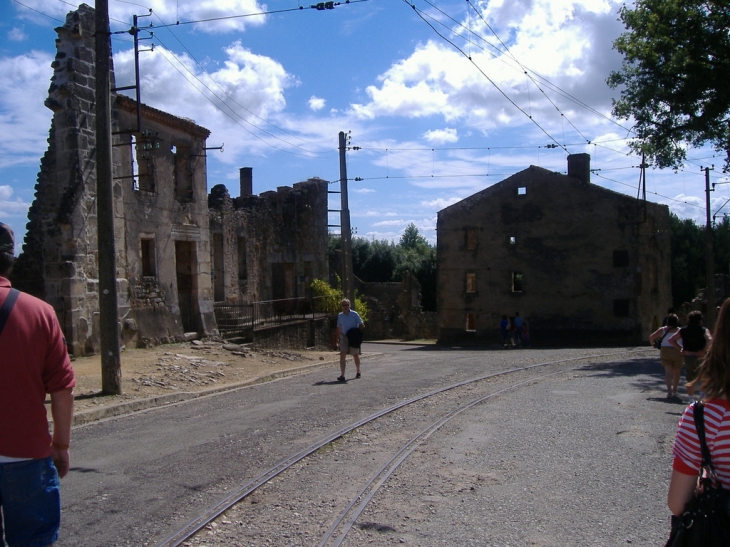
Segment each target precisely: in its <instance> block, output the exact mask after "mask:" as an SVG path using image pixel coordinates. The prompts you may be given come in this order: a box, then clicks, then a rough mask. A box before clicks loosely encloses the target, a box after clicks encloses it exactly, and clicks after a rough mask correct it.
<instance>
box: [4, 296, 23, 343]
mask: <svg viewBox="0 0 730 547" xmlns="http://www.w3.org/2000/svg"><path fill="white" fill-rule="evenodd" d="M19 294H20V291H18V290H17V289H10V291H8V295H7V296H6V297H5V302H3V305H2V307H0V333H1V332H2V331H3V327H4V326H5V321H7V320H8V315H10V310H12V309H13V306H14V305H15V301H16V300H17V299H18V295H19Z"/></svg>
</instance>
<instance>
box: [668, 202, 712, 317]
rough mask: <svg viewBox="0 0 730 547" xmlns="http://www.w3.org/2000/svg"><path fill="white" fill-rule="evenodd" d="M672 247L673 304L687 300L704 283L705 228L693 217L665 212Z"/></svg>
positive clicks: (689, 299) (692, 296)
mask: <svg viewBox="0 0 730 547" xmlns="http://www.w3.org/2000/svg"><path fill="white" fill-rule="evenodd" d="M669 231H670V241H671V246H672V261H671V268H672V300H673V302H674V305H675V306H680V305H681V304H682V303H683V302H691V301H692V299H693V298H694V297H695V296H697V293H698V292H699V289H700V288H702V287H704V286H705V233H704V232H705V231H704V227H702V226H697V224H695V222H694V220H691V219H684V220H682V219H680V218H679V217H677V215H675V214H674V213H670V214H669Z"/></svg>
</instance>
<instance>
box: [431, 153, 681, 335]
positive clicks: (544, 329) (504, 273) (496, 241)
mask: <svg viewBox="0 0 730 547" xmlns="http://www.w3.org/2000/svg"><path fill="white" fill-rule="evenodd" d="M668 223H669V215H668V209H667V207H666V206H660V205H656V204H651V203H647V204H646V207H645V208H643V207H642V206H641V203H640V202H639V201H637V200H635V199H632V198H630V197H628V196H624V195H622V194H618V193H616V192H611V191H609V190H605V189H603V188H600V187H597V186H595V185H592V184H590V183H589V182H587V181H581V180H579V179H576V178H573V177H568V176H565V175H561V174H558V173H554V172H550V171H547V170H545V169H542V168H539V167H530V168H529V169H526V170H524V171H522V172H520V173H518V174H516V175H514V176H512V177H510V178H508V179H506V180H505V181H502V182H501V183H498V184H496V185H494V186H492V187H490V188H488V189H486V190H483V191H482V192H479V193H477V194H475V195H473V196H471V197H469V198H467V199H465V200H463V201H461V202H459V203H457V204H454V205H452V206H450V207H448V208H447V209H444V210H442V211H440V212H439V217H438V226H437V231H438V232H437V233H438V244H437V245H438V247H437V250H438V252H437V257H438V294H439V302H438V309H439V317H440V331H441V338H442V339H444V340H446V339H449V338H451V337H460V336H463V335H465V334H467V332H466V331H467V330H470V331H471V332H470V334H471V335H472V336H474V337H476V338H479V337H487V338H489V337H491V338H496V337H497V325H498V323H499V320H500V318H501V316H502V315H503V314H505V315H508V316H513V315H514V314H515V312H520V315H521V316H523V317H524V318H526V320H527V321H528V323H529V325H530V328H531V331H532V333H533V337H534V336H535V335H537V336H538V337H539V336H540V334H541V333H542V336H543V338H545V339H550V338H552V339H554V340H556V341H557V339H565V338H573V339H574V340H575V339H578V340H580V339H583V340H584V341H587V340H588V338H589V337H594V336H595V337H603V338H604V339H614V340H616V341H622V342H629V343H636V342H640V341H641V340H642V339H647V338H648V335H649V333H650V332H651V330H650V329H651V328H652V326H653V321H654V316H655V315H656V314H657V313H662V312H663V311H664V310H666V307H667V306H668V305H669V304H670V303H671V283H670V268H669V252H670V249H669V233H668V227H669V225H668ZM515 273H519V274H520V277H519V282H520V283H519V286H515V285H514V274H515ZM470 276H471V277H470ZM467 315H469V316H470V317H468V318H467ZM467 319H469V320H471V321H473V323H472V324H470V325H468V326H469V327H471V329H467ZM546 341H548V340H546Z"/></svg>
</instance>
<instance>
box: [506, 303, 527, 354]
mask: <svg viewBox="0 0 730 547" xmlns="http://www.w3.org/2000/svg"><path fill="white" fill-rule="evenodd" d="M499 330H500V332H501V334H502V347H503V348H505V349H507V348H516V347H523V348H526V347H527V346H529V345H530V330H529V328H528V326H527V321H525V320H524V319H523V318H522V317H520V312H515V315H514V316H513V317H507V316H506V315H503V316H502V320H501V321H500V322H499Z"/></svg>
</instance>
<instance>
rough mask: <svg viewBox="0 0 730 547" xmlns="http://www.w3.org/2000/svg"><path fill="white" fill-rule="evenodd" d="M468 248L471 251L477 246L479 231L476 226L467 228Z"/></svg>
mask: <svg viewBox="0 0 730 547" xmlns="http://www.w3.org/2000/svg"><path fill="white" fill-rule="evenodd" d="M466 248H467V249H468V250H469V251H473V250H474V249H476V248H477V231H476V229H474V228H468V229H467V230H466Z"/></svg>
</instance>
